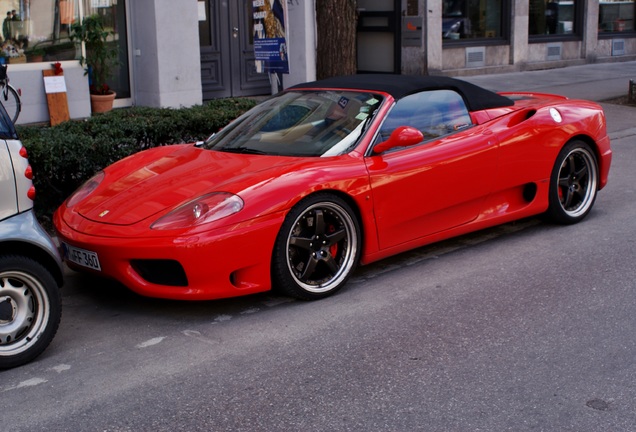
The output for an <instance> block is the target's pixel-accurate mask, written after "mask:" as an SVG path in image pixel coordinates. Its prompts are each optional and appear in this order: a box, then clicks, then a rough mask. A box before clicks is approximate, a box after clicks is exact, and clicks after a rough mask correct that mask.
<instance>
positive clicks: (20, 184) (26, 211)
mask: <svg viewBox="0 0 636 432" xmlns="http://www.w3.org/2000/svg"><path fill="white" fill-rule="evenodd" d="M32 177H33V174H32V171H31V167H30V165H29V162H28V159H27V152H26V148H24V146H23V145H22V143H21V142H20V140H19V139H18V136H17V134H16V131H15V128H14V126H13V123H12V122H11V120H10V119H9V117H8V116H7V113H6V111H5V110H4V107H2V105H0V369H6V368H11V367H15V366H18V365H21V364H24V363H26V362H28V361H31V360H33V359H34V358H35V357H37V356H38V355H40V354H41V353H42V352H43V351H44V349H45V348H46V347H47V346H48V345H49V344H50V343H51V340H53V337H54V336H55V333H56V332H57V329H58V326H59V324H60V318H61V315H62V302H61V296H60V287H61V286H62V283H63V273H62V264H61V261H60V256H59V253H58V250H57V247H56V246H55V243H54V242H53V241H52V240H51V237H49V235H48V234H47V233H46V231H45V230H44V229H42V227H41V226H40V224H39V223H38V221H37V219H36V217H35V214H34V212H33V199H34V198H35V189H34V188H33V182H32Z"/></svg>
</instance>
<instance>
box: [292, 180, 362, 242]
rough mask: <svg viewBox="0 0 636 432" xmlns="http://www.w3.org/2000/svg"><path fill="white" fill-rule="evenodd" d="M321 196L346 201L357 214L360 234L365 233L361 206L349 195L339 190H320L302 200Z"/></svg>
mask: <svg viewBox="0 0 636 432" xmlns="http://www.w3.org/2000/svg"><path fill="white" fill-rule="evenodd" d="M321 194H328V195H335V196H337V197H338V198H341V199H342V200H344V201H345V202H346V203H347V204H349V206H350V207H351V209H352V210H353V211H354V213H355V217H356V220H357V221H358V224H359V226H360V232H361V233H363V232H364V221H363V219H362V211H361V210H360V206H359V205H358V202H357V201H356V200H355V199H354V198H353V197H352V196H351V195H349V194H348V193H346V192H343V191H341V190H338V189H319V190H316V191H313V192H312V193H310V194H307V195H305V196H304V197H303V198H302V199H305V198H309V197H311V196H314V195H321ZM363 240H364V236H363Z"/></svg>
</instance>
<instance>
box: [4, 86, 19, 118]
mask: <svg viewBox="0 0 636 432" xmlns="http://www.w3.org/2000/svg"><path fill="white" fill-rule="evenodd" d="M0 102H1V103H2V105H3V106H4V109H5V110H6V111H7V114H9V118H10V119H11V121H12V122H13V123H15V122H16V120H18V116H19V115H20V110H21V109H22V103H21V102H20V95H19V94H18V92H17V91H16V89H14V88H13V86H12V85H11V84H9V85H7V86H6V87H4V88H2V90H0Z"/></svg>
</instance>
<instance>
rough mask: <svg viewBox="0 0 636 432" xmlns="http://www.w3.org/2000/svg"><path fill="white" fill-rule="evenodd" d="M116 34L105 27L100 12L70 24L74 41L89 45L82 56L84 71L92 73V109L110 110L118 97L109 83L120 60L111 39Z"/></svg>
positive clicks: (90, 77)
mask: <svg viewBox="0 0 636 432" xmlns="http://www.w3.org/2000/svg"><path fill="white" fill-rule="evenodd" d="M113 34H114V33H113V32H112V31H109V30H107V29H106V28H105V27H104V22H103V20H102V17H101V16H99V15H90V16H87V17H84V18H83V19H82V21H75V22H74V23H73V24H71V29H70V35H69V36H70V39H71V41H73V42H75V43H77V44H79V43H82V42H83V43H84V46H85V47H86V57H84V56H83V55H82V56H81V57H80V59H79V60H80V64H81V65H82V66H84V71H85V72H84V74H85V75H88V76H89V84H90V92H91V107H92V109H93V112H104V111H109V110H111V109H112V107H113V101H114V100H115V96H116V95H115V92H114V91H112V90H111V89H110V87H109V86H108V84H107V81H108V80H109V79H110V78H111V77H112V75H113V71H114V69H115V67H116V66H117V65H118V63H119V62H118V58H119V53H118V51H117V45H116V42H114V41H109V37H110V36H112V35H113ZM104 105H105V106H104Z"/></svg>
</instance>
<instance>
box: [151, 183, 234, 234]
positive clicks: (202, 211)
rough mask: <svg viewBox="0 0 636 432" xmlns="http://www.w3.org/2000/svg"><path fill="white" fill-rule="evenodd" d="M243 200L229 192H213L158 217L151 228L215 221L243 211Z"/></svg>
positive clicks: (173, 227)
mask: <svg viewBox="0 0 636 432" xmlns="http://www.w3.org/2000/svg"><path fill="white" fill-rule="evenodd" d="M242 208H243V200H242V199H241V198H240V197H239V196H237V195H234V194H231V193H228V192H212V193H210V194H207V195H203V196H201V197H199V198H196V199H193V200H192V201H188V202H187V203H185V204H183V205H181V206H179V207H177V208H176V209H174V210H173V211H171V212H170V213H168V214H167V215H165V216H162V217H161V218H159V219H157V221H156V222H155V223H153V224H152V225H150V228H151V229H156V230H162V229H178V228H188V227H193V226H198V225H203V224H206V223H210V222H214V221H216V220H219V219H222V218H224V217H227V216H230V215H233V214H234V213H237V212H239V211H241V209H242Z"/></svg>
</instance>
